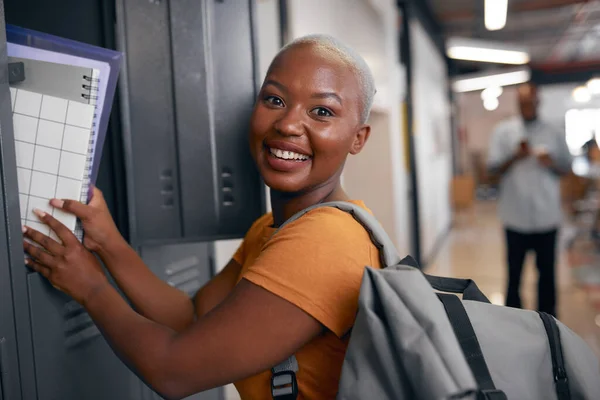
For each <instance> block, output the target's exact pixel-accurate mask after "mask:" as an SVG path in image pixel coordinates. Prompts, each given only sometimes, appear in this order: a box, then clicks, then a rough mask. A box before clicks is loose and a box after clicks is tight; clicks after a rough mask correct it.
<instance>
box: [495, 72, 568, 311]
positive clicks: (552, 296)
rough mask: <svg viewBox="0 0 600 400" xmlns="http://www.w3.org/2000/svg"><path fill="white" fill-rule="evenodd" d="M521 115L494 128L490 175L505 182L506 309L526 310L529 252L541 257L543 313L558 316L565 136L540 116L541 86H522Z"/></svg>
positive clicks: (502, 209)
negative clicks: (523, 303) (523, 305)
mask: <svg viewBox="0 0 600 400" xmlns="http://www.w3.org/2000/svg"><path fill="white" fill-rule="evenodd" d="M518 100H519V108H520V112H521V116H520V117H516V118H511V119H508V120H506V121H503V122H501V123H500V124H499V125H498V126H497V127H496V128H495V130H494V133H493V136H492V141H491V145H490V149H489V155H488V163H487V164H488V169H489V171H490V173H492V174H494V175H497V176H499V178H500V199H499V204H498V207H499V214H500V219H501V221H502V223H503V226H504V230H505V233H506V247H507V261H508V289H507V294H506V305H507V306H509V307H518V308H520V307H521V296H520V294H519V289H520V283H521V272H522V269H523V263H524V261H525V256H526V255H527V253H528V252H529V251H534V252H535V255H536V265H537V269H538V272H539V278H538V310H539V311H544V312H547V313H549V314H551V315H554V316H556V283H555V265H556V239H557V233H558V228H559V227H560V225H561V222H562V209H561V196H560V176H561V175H563V174H565V173H567V172H568V171H570V169H571V162H572V161H571V154H570V152H569V149H568V147H567V144H566V140H565V134H564V132H561V131H559V130H558V129H556V128H555V127H553V126H552V125H550V124H549V123H547V122H546V121H542V120H540V118H538V105H539V101H538V92H537V87H536V86H535V85H533V84H531V83H527V84H523V85H521V86H519V87H518Z"/></svg>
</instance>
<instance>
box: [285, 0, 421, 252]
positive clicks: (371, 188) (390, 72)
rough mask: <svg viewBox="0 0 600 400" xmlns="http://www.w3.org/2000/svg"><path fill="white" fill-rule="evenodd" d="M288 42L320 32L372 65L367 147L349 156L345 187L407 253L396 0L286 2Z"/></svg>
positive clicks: (401, 250)
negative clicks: (373, 90)
mask: <svg viewBox="0 0 600 400" xmlns="http://www.w3.org/2000/svg"><path fill="white" fill-rule="evenodd" d="M288 10H289V21H288V22H289V32H288V33H289V38H290V40H293V39H295V38H298V37H300V36H304V35H308V34H315V33H324V34H329V35H332V36H335V37H336V38H338V39H340V40H342V41H343V42H344V43H346V44H348V45H349V46H351V47H353V48H354V49H355V50H357V51H358V52H359V53H360V54H361V55H362V56H363V57H364V58H365V60H366V62H367V63H368V64H369V66H370V67H371V70H372V71H373V74H374V77H375V83H376V86H377V91H378V93H377V95H376V96H375V105H374V110H373V112H372V115H371V119H370V121H369V123H370V124H371V125H372V134H371V138H370V139H369V142H368V143H367V145H366V147H365V149H364V150H363V151H362V152H361V153H360V154H359V155H357V156H353V157H350V158H349V159H348V163H347V165H346V168H345V171H344V175H343V185H344V188H345V189H346V191H347V192H348V194H349V195H350V196H352V197H353V198H358V199H362V200H364V201H365V202H366V203H367V205H368V206H369V208H371V209H372V210H373V212H374V214H375V215H376V216H377V218H378V219H379V220H380V221H381V223H382V225H383V226H384V228H385V229H386V231H387V232H388V234H389V235H390V236H391V238H392V240H393V241H394V243H395V244H396V247H397V248H398V251H399V252H400V254H408V253H409V251H410V248H409V246H410V237H409V233H410V229H409V228H410V225H409V219H408V206H407V198H408V196H407V171H406V169H405V168H404V165H405V162H404V141H403V140H402V137H403V136H402V135H403V130H402V120H401V113H400V104H401V101H402V100H401V99H402V96H403V82H404V81H403V79H402V68H401V67H400V65H399V61H398V60H399V57H398V46H397V25H396V22H397V15H398V13H397V9H396V4H395V1H394V0H326V1H324V0H289V1H288Z"/></svg>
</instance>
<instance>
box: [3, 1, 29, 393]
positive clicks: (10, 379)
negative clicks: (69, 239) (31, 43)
mask: <svg viewBox="0 0 600 400" xmlns="http://www.w3.org/2000/svg"><path fill="white" fill-rule="evenodd" d="M7 61H8V60H7V56H6V33H5V24H4V6H3V4H2V0H0V65H6V63H7ZM7 73H8V70H7V68H0V137H2V138H5V137H7V138H10V137H12V113H11V106H10V92H9V89H8V76H7ZM10 143H11V141H10V140H0V400H12V399H20V398H21V378H20V372H19V359H18V353H17V331H16V324H15V307H14V304H13V298H14V297H13V288H12V277H11V275H12V274H11V269H12V267H13V266H14V267H15V268H23V269H24V265H23V264H22V258H19V257H20V256H22V252H21V253H19V252H16V251H14V249H13V247H14V246H15V245H18V244H20V243H21V240H20V237H19V231H18V229H19V228H18V226H15V225H14V224H15V222H16V221H19V218H20V216H19V215H18V214H19V211H18V208H17V207H15V205H16V204H15V201H16V202H18V194H17V193H8V191H7V190H5V188H11V187H15V186H16V173H17V171H16V164H15V155H14V146H13V147H12V148H11V147H10V146H9V144H10ZM17 204H18V203H17ZM9 219H10V221H9ZM19 224H20V222H19Z"/></svg>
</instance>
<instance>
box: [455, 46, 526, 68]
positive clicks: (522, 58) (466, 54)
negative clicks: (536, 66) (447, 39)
mask: <svg viewBox="0 0 600 400" xmlns="http://www.w3.org/2000/svg"><path fill="white" fill-rule="evenodd" d="M447 54H448V57H450V58H452V59H455V60H465V61H479V62H488V63H497V64H511V65H523V64H527V63H528V62H529V54H527V53H523V52H521V51H511V50H495V49H482V48H475V47H451V48H449V49H448V51H447Z"/></svg>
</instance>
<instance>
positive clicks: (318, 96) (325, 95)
mask: <svg viewBox="0 0 600 400" xmlns="http://www.w3.org/2000/svg"><path fill="white" fill-rule="evenodd" d="M311 97H312V98H313V99H329V98H331V99H334V100H336V101H337V102H338V103H340V105H342V98H341V97H340V96H339V95H338V94H337V93H334V92H322V93H314V94H313V95H312V96H311Z"/></svg>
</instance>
